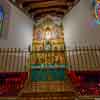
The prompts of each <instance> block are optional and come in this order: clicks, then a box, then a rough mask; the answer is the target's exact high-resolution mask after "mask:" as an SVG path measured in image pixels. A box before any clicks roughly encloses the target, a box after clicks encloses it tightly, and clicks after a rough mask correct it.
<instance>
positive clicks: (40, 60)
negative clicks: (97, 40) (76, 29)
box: [0, 46, 100, 72]
mask: <svg viewBox="0 0 100 100" xmlns="http://www.w3.org/2000/svg"><path fill="white" fill-rule="evenodd" d="M33 54H35V59H34V57H33ZM37 55H40V56H39V57H37ZM41 55H42V56H41ZM36 57H37V58H36ZM30 58H31V59H30ZM56 58H57V59H56ZM47 60H48V61H47ZM30 61H31V62H30ZM33 62H34V64H35V65H38V64H40V65H42V67H43V66H44V67H45V66H48V65H50V64H51V65H53V66H58V65H59V67H60V65H61V66H66V65H68V67H67V68H68V69H69V70H98V69H99V68H100V46H93V47H92V46H84V47H79V46H75V48H73V49H69V48H66V49H64V50H54V51H52V50H50V51H30V52H29V51H23V50H21V49H16V48H7V49H3V48H0V71H8V72H9V71H17V72H23V71H27V68H28V69H29V68H30V64H33ZM43 64H44V65H43ZM57 64H58V65H57ZM28 65H29V66H28ZM51 65H50V66H51Z"/></svg>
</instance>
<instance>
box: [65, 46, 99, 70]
mask: <svg viewBox="0 0 100 100" xmlns="http://www.w3.org/2000/svg"><path fill="white" fill-rule="evenodd" d="M66 55H67V63H68V64H69V65H70V67H68V68H69V70H85V71H87V70H89V71H92V70H100V46H84V47H80V46H76V47H75V48H73V49H67V50H66Z"/></svg>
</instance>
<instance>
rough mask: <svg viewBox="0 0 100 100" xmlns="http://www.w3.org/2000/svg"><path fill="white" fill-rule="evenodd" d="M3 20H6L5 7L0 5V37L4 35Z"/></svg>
mask: <svg viewBox="0 0 100 100" xmlns="http://www.w3.org/2000/svg"><path fill="white" fill-rule="evenodd" d="M3 22H4V10H3V7H2V6H0V37H2V32H3Z"/></svg>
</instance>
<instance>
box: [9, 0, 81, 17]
mask: <svg viewBox="0 0 100 100" xmlns="http://www.w3.org/2000/svg"><path fill="white" fill-rule="evenodd" d="M10 1H12V2H13V3H15V4H16V5H17V6H18V7H20V8H22V9H23V10H24V11H25V12H27V13H28V14H30V15H31V16H32V17H33V18H39V17H41V16H45V15H46V14H51V15H56V16H60V17H63V16H64V15H65V14H66V13H68V12H69V11H70V10H71V9H72V8H73V7H74V6H75V5H76V4H77V3H78V2H79V1H80V0H10Z"/></svg>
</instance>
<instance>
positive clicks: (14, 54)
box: [0, 48, 30, 72]
mask: <svg viewBox="0 0 100 100" xmlns="http://www.w3.org/2000/svg"><path fill="white" fill-rule="evenodd" d="M29 57H30V54H29V52H28V51H22V50H21V49H17V48H7V49H6V48H0V71H7V72H14V71H15V72H25V71H27V66H28V64H29V61H28V59H29Z"/></svg>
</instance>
